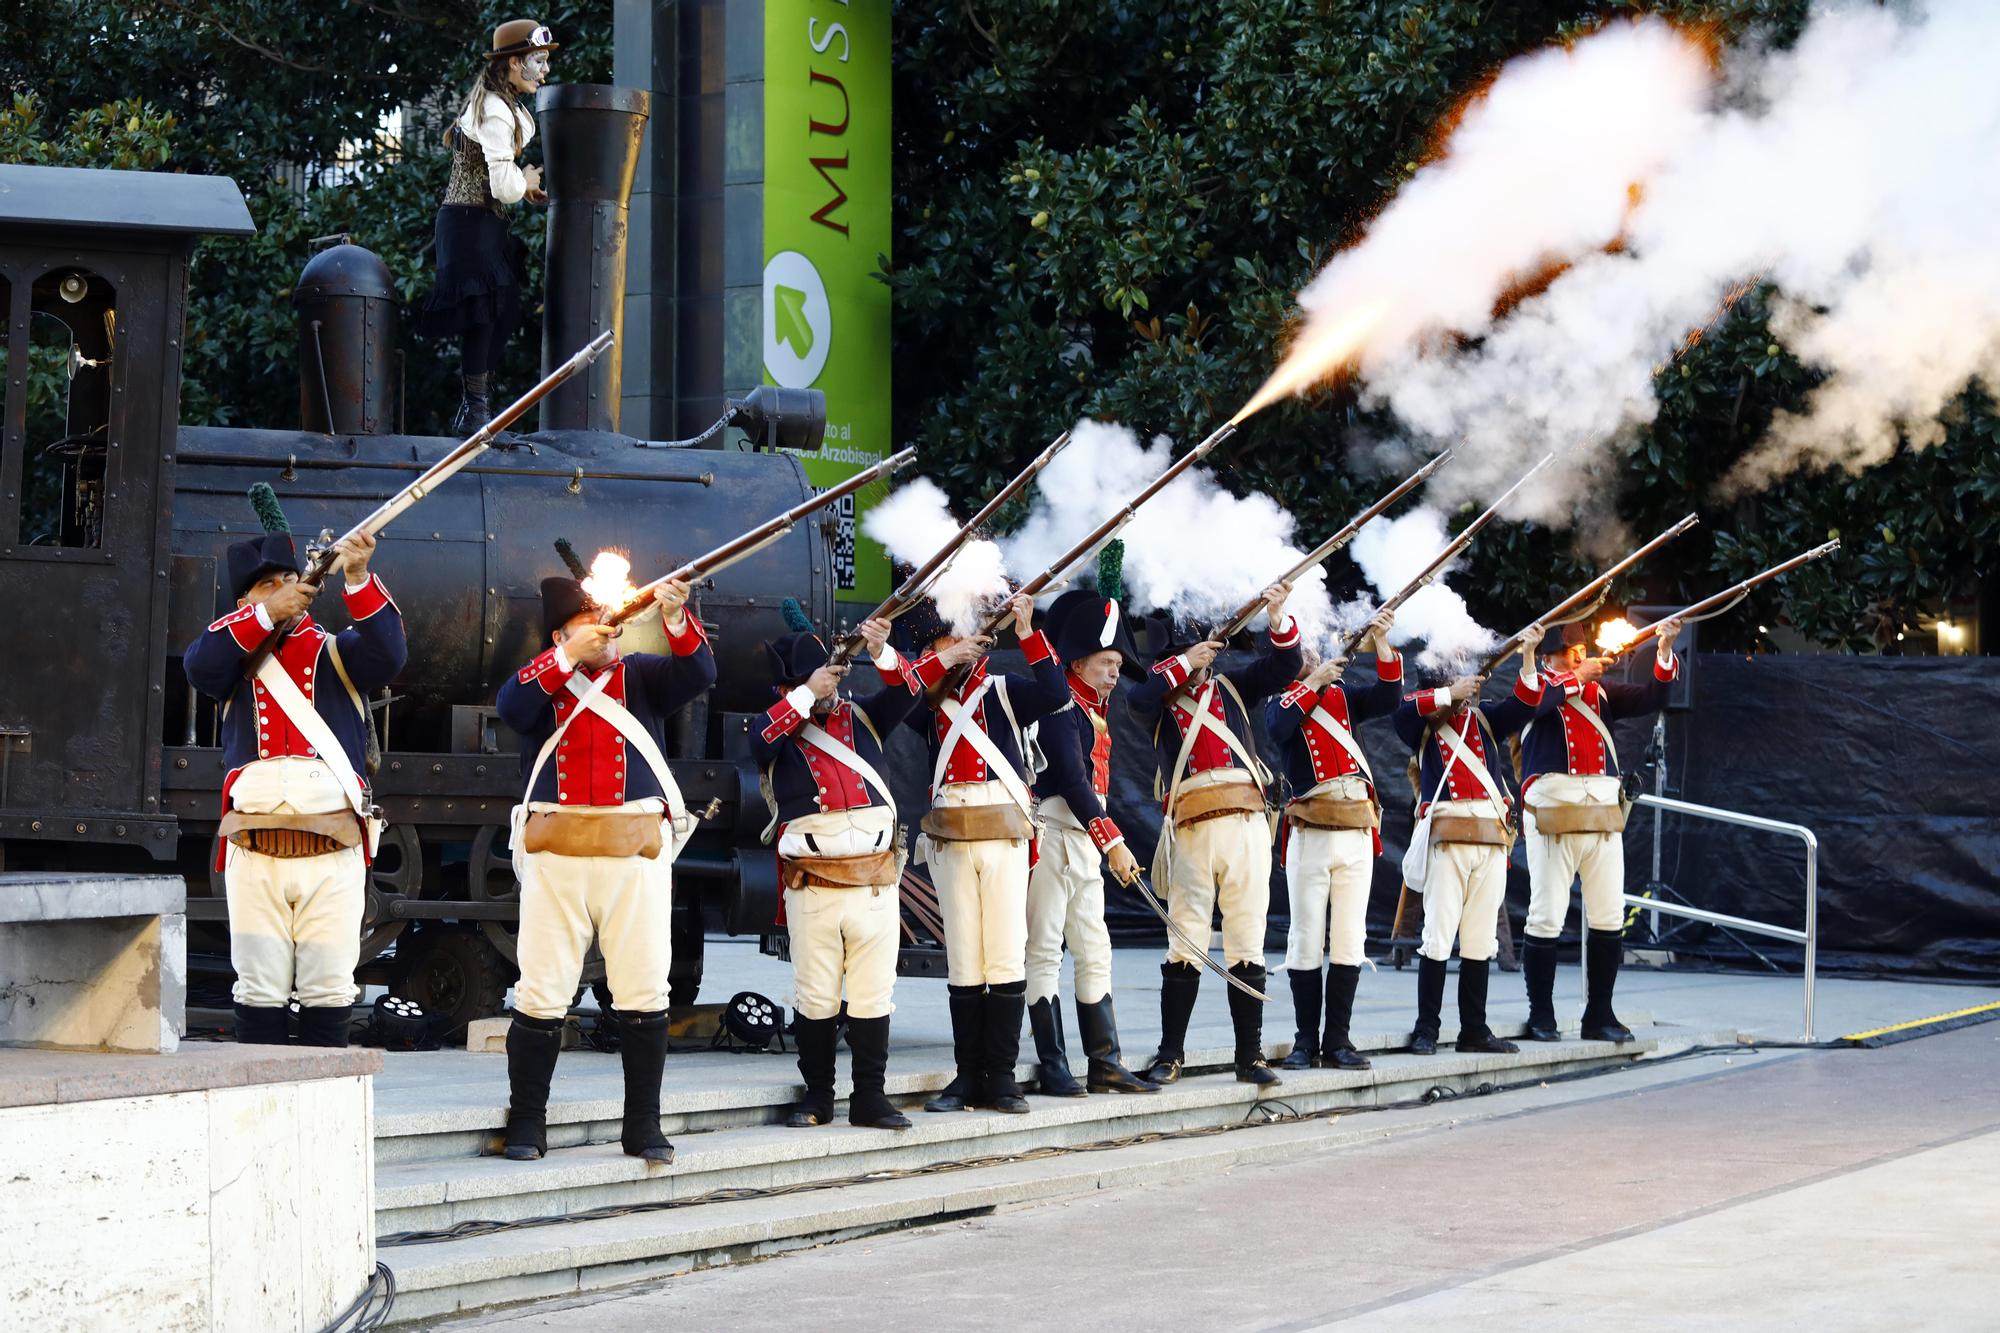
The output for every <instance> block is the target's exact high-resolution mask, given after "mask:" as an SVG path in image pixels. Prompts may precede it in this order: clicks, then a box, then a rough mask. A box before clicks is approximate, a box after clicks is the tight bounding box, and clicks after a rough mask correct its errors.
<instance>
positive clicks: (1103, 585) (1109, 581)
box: [1097, 537, 1125, 606]
mask: <svg viewBox="0 0 2000 1333" xmlns="http://www.w3.org/2000/svg"><path fill="white" fill-rule="evenodd" d="M1097 595H1098V596H1099V597H1105V598H1109V599H1110V600H1111V601H1114V602H1117V603H1119V604H1120V605H1121V606H1122V605H1123V604H1124V602H1125V539H1124V538H1122V537H1113V538H1112V539H1111V540H1110V541H1108V542H1106V543H1104V549H1103V550H1101V551H1099V552H1098V553H1097Z"/></svg>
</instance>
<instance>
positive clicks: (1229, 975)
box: [1119, 872, 1271, 1004]
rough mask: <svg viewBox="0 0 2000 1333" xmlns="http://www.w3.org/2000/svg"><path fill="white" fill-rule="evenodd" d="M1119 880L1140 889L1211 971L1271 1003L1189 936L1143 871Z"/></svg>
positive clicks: (1156, 912)
mask: <svg viewBox="0 0 2000 1333" xmlns="http://www.w3.org/2000/svg"><path fill="white" fill-rule="evenodd" d="M1119 882H1120V883H1121V884H1123V885H1124V886H1125V887H1126V888H1128V889H1136V890H1137V891H1138V894H1139V896H1140V897H1141V898H1143V899H1145V900H1146V906H1148V907H1150V908H1152V909H1153V915H1154V916H1156V917H1158V918H1160V924H1161V925H1163V926H1165V927H1166V928H1167V933H1168V934H1169V935H1172V936H1173V937H1174V938H1175V939H1177V940H1179V941H1180V944H1181V947H1182V948H1183V949H1186V950H1187V951H1188V952H1189V953H1191V954H1193V955H1194V956H1195V957H1197V958H1199V959H1201V963H1202V966H1203V967H1206V968H1207V969H1208V970H1209V971H1211V972H1213V973H1215V975H1217V976H1218V977H1221V978H1222V979H1223V980H1224V981H1226V982H1228V983H1229V984H1230V985H1232V986H1234V987H1236V989H1237V990H1240V991H1242V992H1243V993H1244V994H1245V995H1252V996H1255V997H1256V998H1257V999H1259V1000H1262V1001H1263V1002H1264V1003H1265V1004H1269V1003H1270V1002H1271V997H1270V996H1268V995H1266V994H1264V992H1263V991H1260V990H1258V989H1257V988H1256V987H1255V986H1253V985H1251V984H1250V983H1249V982H1247V981H1245V980H1244V979H1243V978H1241V977H1239V976H1237V975H1236V974H1235V973H1234V972H1231V971H1230V970H1229V969H1228V968H1226V967H1224V966H1223V965H1222V964H1220V963H1218V962H1216V961H1215V960H1214V959H1213V958H1210V957H1209V956H1208V950H1206V949H1204V948H1202V947H1200V946H1199V945H1197V944H1196V943H1195V942H1194V941H1193V940H1191V939H1189V938H1188V937H1187V932H1186V931H1184V930H1182V929H1181V928H1180V926H1179V925H1177V924H1176V923H1175V921H1174V919H1173V918H1172V917H1170V916H1168V915H1167V909H1166V908H1165V907H1163V906H1161V904H1160V900H1159V898H1158V896H1156V895H1155V894H1154V892H1153V886H1152V885H1150V884H1148V883H1147V882H1146V876H1145V874H1144V873H1143V872H1142V873H1140V874H1137V875H1134V876H1132V878H1130V879H1127V880H1120V881H1119Z"/></svg>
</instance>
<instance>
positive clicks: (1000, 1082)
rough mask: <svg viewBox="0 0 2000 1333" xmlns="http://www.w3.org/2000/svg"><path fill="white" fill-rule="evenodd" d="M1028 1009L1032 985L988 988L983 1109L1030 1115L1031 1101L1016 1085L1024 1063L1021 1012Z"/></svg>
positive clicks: (1016, 983) (1022, 983)
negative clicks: (1017, 1067)
mask: <svg viewBox="0 0 2000 1333" xmlns="http://www.w3.org/2000/svg"><path fill="white" fill-rule="evenodd" d="M1027 1007H1028V983H1027V982H1025V981H1007V982H1002V983H1001V984H1000V985H998V986H988V987H987V988H986V1013H985V1020H986V1021H985V1028H986V1042H985V1049H986V1092H985V1096H984V1098H983V1099H982V1100H981V1102H980V1105H982V1106H990V1107H992V1108H993V1109H994V1110H996V1111H1005V1112H1006V1113H1007V1114H1008V1115H1026V1114H1027V1113H1028V1099H1027V1098H1026V1097H1023V1096H1022V1095H1021V1085H1020V1084H1019V1083H1016V1082H1015V1081H1014V1066H1015V1065H1017V1064H1019V1063H1020V1062H1021V1012H1022V1010H1024V1009H1026V1008H1027Z"/></svg>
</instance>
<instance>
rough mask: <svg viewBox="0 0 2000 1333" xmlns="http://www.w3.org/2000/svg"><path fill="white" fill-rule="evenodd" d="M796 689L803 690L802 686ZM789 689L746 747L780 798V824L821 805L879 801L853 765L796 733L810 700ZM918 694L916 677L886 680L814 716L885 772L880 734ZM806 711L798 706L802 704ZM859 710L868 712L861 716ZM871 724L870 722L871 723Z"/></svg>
mask: <svg viewBox="0 0 2000 1333" xmlns="http://www.w3.org/2000/svg"><path fill="white" fill-rule="evenodd" d="M799 691H804V687H803V686H800V687H799ZM799 691H794V692H791V693H788V694H787V695H786V696H785V697H784V698H781V699H779V700H778V702H777V703H775V704H772V705H771V707H770V708H769V709H768V710H767V711H766V712H765V714H764V718H763V723H762V725H760V726H759V727H758V728H757V729H756V730H755V731H753V732H752V733H751V735H750V753H751V755H752V756H754V757H755V759H756V761H757V766H758V767H759V768H762V769H767V770H769V772H770V775H771V794H772V796H773V797H774V798H775V799H776V800H777V803H778V824H779V827H780V829H781V830H782V828H783V826H784V825H786V824H789V823H790V822H791V821H793V820H794V819H799V818H802V817H803V816H806V815H811V814H818V813H819V812H821V811H823V810H858V809H862V808H864V807H866V806H871V805H882V804H885V802H884V801H883V799H882V794H881V793H880V792H878V791H876V790H875V788H874V787H873V786H871V785H869V783H868V781H867V780H866V779H865V778H863V777H862V776H861V774H860V773H858V772H856V771H855V770H854V769H852V768H849V767H848V766H847V765H846V764H843V763H840V762H839V761H837V760H835V759H833V758H832V757H831V756H829V755H828V754H827V753H826V752H825V751H823V750H821V749H820V748H819V747H817V746H813V745H807V744H805V743H804V742H803V741H801V740H800V739H799V738H798V729H799V726H800V724H801V723H803V722H805V721H806V720H807V718H808V717H810V716H811V712H810V710H811V707H812V704H811V700H810V698H809V697H807V698H799V697H797V694H798V693H799ZM920 697H921V696H920V695H919V694H918V692H917V690H916V688H915V683H914V680H913V679H912V680H911V681H909V682H907V683H906V682H905V681H904V680H903V679H901V678H898V679H894V680H891V681H889V683H888V684H886V685H884V686H883V687H882V688H881V689H879V690H877V691H876V692H875V693H873V694H871V695H868V696H867V697H866V698H862V699H842V700H841V701H840V702H839V703H838V704H837V705H836V706H835V707H834V709H833V710H832V711H831V712H830V713H828V714H827V715H826V716H824V717H820V718H816V719H813V720H815V721H817V722H818V723H819V725H820V728H821V729H822V730H824V731H825V732H826V733H827V734H828V735H829V736H831V737H833V738H834V739H835V740H837V741H841V742H843V743H844V744H846V745H847V747H848V748H849V749H851V750H853V751H854V752H855V753H856V754H858V755H860V756H861V757H862V758H863V759H864V760H866V761H867V762H868V764H869V766H870V767H871V768H873V769H874V770H875V771H876V772H877V773H879V774H881V775H882V778H883V780H884V781H885V782H886V781H887V780H888V777H889V772H888V768H889V766H888V764H887V762H886V761H885V756H884V755H883V753H882V742H881V741H880V740H878V739H876V738H877V737H878V736H881V737H886V736H887V735H888V733H889V729H890V728H891V727H893V726H895V725H896V724H897V723H898V722H901V721H902V720H903V719H904V718H905V717H908V716H909V715H910V713H911V712H912V711H914V710H915V709H916V706H917V701H918V699H919V698H920ZM802 708H803V709H804V710H805V711H801V709H802ZM857 714H866V715H867V721H866V722H863V721H861V719H860V718H858V717H857V716H856V715H857ZM870 724H872V726H871V725H870Z"/></svg>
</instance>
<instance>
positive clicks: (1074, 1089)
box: [1028, 998, 1085, 1097]
mask: <svg viewBox="0 0 2000 1333" xmlns="http://www.w3.org/2000/svg"><path fill="white" fill-rule="evenodd" d="M1028 1027H1029V1028H1030V1029H1032V1030H1033V1032H1034V1034H1035V1061H1036V1063H1037V1064H1039V1065H1040V1066H1041V1068H1040V1070H1039V1071H1038V1072H1037V1073H1036V1075H1035V1091H1037V1092H1039V1093H1041V1094H1042V1096H1044V1097H1081V1096H1083V1095H1085V1089H1084V1086H1083V1084H1081V1083H1079V1082H1077V1081H1076V1075H1074V1074H1072V1073H1070V1072H1069V1050H1068V1043H1067V1042H1065V1041H1064V1040H1063V1026H1062V1005H1061V1003H1060V1002H1059V1001H1058V1000H1056V999H1053V998H1052V999H1047V1000H1036V1001H1035V1002H1034V1003H1033V1004H1031V1005H1029V1006H1028Z"/></svg>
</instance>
